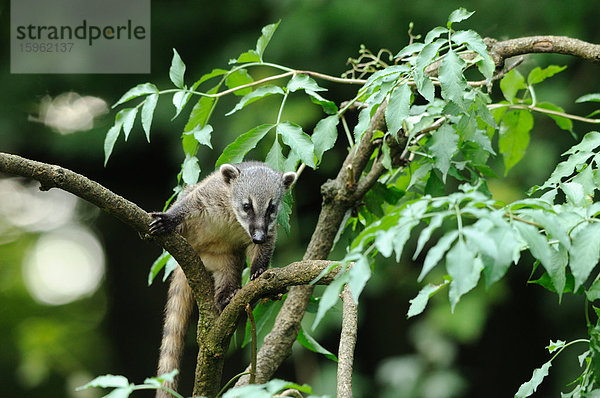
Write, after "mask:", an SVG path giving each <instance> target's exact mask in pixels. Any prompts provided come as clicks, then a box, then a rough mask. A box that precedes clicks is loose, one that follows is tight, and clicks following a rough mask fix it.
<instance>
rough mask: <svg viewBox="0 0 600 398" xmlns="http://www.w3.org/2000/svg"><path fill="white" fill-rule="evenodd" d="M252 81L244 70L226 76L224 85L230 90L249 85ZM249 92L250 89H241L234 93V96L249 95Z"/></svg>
mask: <svg viewBox="0 0 600 398" xmlns="http://www.w3.org/2000/svg"><path fill="white" fill-rule="evenodd" d="M253 81H254V79H252V76H250V75H249V74H248V71H247V70H246V69H238V70H236V71H235V72H233V73H230V74H229V75H227V78H226V79H225V84H226V85H227V87H229V88H230V89H233V88H236V87H239V86H243V85H246V84H250V83H252V82H253ZM251 92H252V88H251V87H246V88H242V89H239V90H236V91H234V94H235V95H237V96H244V95H247V94H250V93H251Z"/></svg>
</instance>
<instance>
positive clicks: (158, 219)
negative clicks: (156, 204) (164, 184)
mask: <svg viewBox="0 0 600 398" xmlns="http://www.w3.org/2000/svg"><path fill="white" fill-rule="evenodd" d="M150 216H151V217H152V218H153V219H154V220H153V221H152V222H151V223H150V228H149V232H150V234H152V235H156V234H166V233H168V232H171V231H173V230H174V229H175V228H174V227H173V226H172V225H171V224H172V223H171V222H170V221H171V217H170V216H169V215H168V214H167V213H160V212H156V213H150Z"/></svg>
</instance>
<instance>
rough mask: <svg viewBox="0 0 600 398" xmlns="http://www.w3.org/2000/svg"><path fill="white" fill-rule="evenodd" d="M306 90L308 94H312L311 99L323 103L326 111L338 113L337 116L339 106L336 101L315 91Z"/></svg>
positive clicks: (329, 113) (315, 102) (331, 113)
mask: <svg viewBox="0 0 600 398" xmlns="http://www.w3.org/2000/svg"><path fill="white" fill-rule="evenodd" d="M305 92H306V94H308V95H309V96H310V100H311V101H312V102H313V103H314V104H317V105H321V108H323V112H325V113H326V114H328V115H336V116H337V112H338V107H337V105H336V104H335V102H333V101H329V100H328V99H325V98H323V97H321V96H320V95H319V94H317V93H315V92H314V91H311V90H305Z"/></svg>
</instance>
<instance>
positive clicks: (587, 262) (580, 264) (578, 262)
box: [569, 223, 600, 290]
mask: <svg viewBox="0 0 600 398" xmlns="http://www.w3.org/2000/svg"><path fill="white" fill-rule="evenodd" d="M598 237H600V224H598V223H590V224H587V225H586V226H585V227H583V228H582V229H580V230H579V231H578V232H577V233H576V234H575V236H573V244H572V246H571V250H569V254H570V257H571V258H570V262H569V266H570V268H571V272H572V273H573V277H575V288H574V290H577V289H578V288H579V286H581V285H582V284H584V283H585V281H586V280H587V279H588V277H589V276H590V273H591V272H592V270H593V269H594V267H595V266H596V264H598V258H599V257H600V239H598Z"/></svg>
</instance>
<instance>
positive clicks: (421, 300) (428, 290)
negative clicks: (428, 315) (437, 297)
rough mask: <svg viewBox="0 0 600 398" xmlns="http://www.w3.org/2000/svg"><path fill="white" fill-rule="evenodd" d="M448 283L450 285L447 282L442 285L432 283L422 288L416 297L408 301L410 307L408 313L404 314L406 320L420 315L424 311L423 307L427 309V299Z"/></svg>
mask: <svg viewBox="0 0 600 398" xmlns="http://www.w3.org/2000/svg"><path fill="white" fill-rule="evenodd" d="M448 283H450V281H449V280H446V281H444V283H441V284H439V285H434V284H432V283H430V284H428V285H426V286H425V287H423V288H422V289H421V290H420V291H419V294H417V296H416V297H415V298H414V299H412V300H410V301H409V302H410V307H409V308H408V313H407V314H406V317H407V318H412V317H413V316H416V315H419V314H420V313H422V312H423V311H424V310H425V307H427V302H428V301H429V299H430V298H431V297H432V296H433V295H434V294H436V293H437V292H439V291H440V290H441V289H442V288H443V287H445V286H446V285H448Z"/></svg>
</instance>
